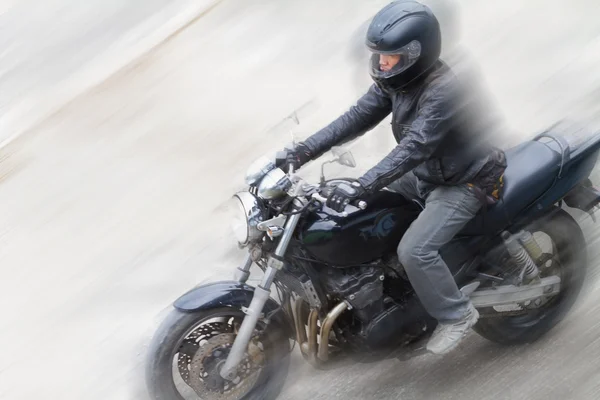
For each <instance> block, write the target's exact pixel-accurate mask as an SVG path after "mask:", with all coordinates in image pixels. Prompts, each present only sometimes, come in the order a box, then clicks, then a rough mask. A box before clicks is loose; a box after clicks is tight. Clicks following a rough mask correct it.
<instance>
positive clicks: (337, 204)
mask: <svg viewBox="0 0 600 400" xmlns="http://www.w3.org/2000/svg"><path fill="white" fill-rule="evenodd" d="M364 194H365V189H364V188H363V187H362V186H361V185H360V183H358V182H356V181H355V182H352V184H351V185H349V184H347V183H345V182H342V183H340V184H339V185H337V186H336V188H335V189H334V190H333V192H331V194H329V197H328V198H327V203H326V204H325V205H326V206H327V207H329V208H331V209H332V210H334V211H337V212H342V211H344V208H346V206H347V205H348V203H350V202H351V201H354V200H357V199H359V198H360V197H361V196H363V195H364Z"/></svg>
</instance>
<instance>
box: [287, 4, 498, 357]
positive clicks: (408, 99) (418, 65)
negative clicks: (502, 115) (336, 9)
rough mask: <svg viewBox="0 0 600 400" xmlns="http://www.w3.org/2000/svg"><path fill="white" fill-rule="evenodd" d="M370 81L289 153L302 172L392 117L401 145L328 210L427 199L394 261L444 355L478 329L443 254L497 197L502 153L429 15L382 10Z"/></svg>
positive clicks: (414, 7) (417, 9)
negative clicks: (389, 195)
mask: <svg viewBox="0 0 600 400" xmlns="http://www.w3.org/2000/svg"><path fill="white" fill-rule="evenodd" d="M366 44H367V47H368V48H369V50H370V51H371V53H372V56H371V65H370V75H371V78H372V79H373V80H374V84H373V85H372V86H371V87H370V88H369V90H368V92H367V93H366V94H365V95H363V96H362V97H361V98H360V99H359V100H358V102H357V103H356V105H354V106H353V107H351V108H350V109H349V111H347V112H346V113H345V114H343V115H342V116H340V117H339V118H337V119H336V120H335V121H333V122H332V123H331V124H329V125H328V126H326V127H325V128H323V129H321V130H320V131H318V132H317V133H315V134H314V135H312V136H310V137H309V138H308V139H306V140H305V141H303V142H302V143H300V144H298V145H297V146H296V148H295V149H293V150H286V151H287V158H286V161H285V167H286V168H287V167H289V165H293V166H294V168H295V169H298V168H300V167H301V166H302V165H303V164H305V163H306V162H308V161H310V160H312V159H315V158H317V157H319V156H320V155H322V154H323V153H325V152H326V151H328V150H329V149H330V148H331V147H332V146H334V145H339V144H341V143H343V142H346V141H349V140H352V139H355V138H356V137H358V136H359V135H362V134H363V133H365V132H366V131H368V130H370V129H372V128H374V127H375V126H376V125H377V124H379V123H380V122H381V121H382V120H383V119H384V118H386V117H387V116H388V115H389V114H390V113H391V114H392V119H391V125H392V132H393V134H394V136H395V138H396V141H397V143H398V145H397V146H396V147H395V148H394V149H393V150H392V151H391V152H390V153H389V154H388V155H387V156H386V157H385V158H384V159H383V160H381V161H380V162H379V163H378V164H377V165H375V166H374V167H373V168H371V169H370V170H369V171H367V172H366V173H365V174H364V175H363V176H362V177H360V178H359V179H358V180H357V181H355V182H353V183H352V185H348V184H340V185H338V186H337V187H336V188H335V189H334V190H333V191H332V192H331V194H330V195H329V197H328V199H327V204H326V205H327V206H328V207H330V208H331V209H333V210H335V211H342V210H343V209H344V207H345V206H346V205H347V204H349V203H350V202H354V201H356V200H358V199H361V198H365V197H368V196H369V195H370V194H372V193H374V192H376V191H378V190H380V189H383V188H387V189H388V190H392V191H396V192H399V193H401V194H403V195H404V196H405V197H407V198H408V199H411V200H418V201H420V202H422V203H424V209H423V211H422V212H421V213H420V215H419V216H418V218H417V219H416V220H415V221H414V222H413V223H412V225H411V226H410V228H409V229H408V230H407V232H406V233H405V235H404V237H403V238H402V240H401V241H400V244H399V246H398V258H399V260H400V263H401V264H402V266H403V267H404V269H405V271H406V274H407V276H408V278H409V280H410V282H411V284H412V286H413V288H414V290H415V292H416V294H417V295H418V297H419V300H420V301H421V303H422V304H423V306H424V307H425V309H426V310H427V312H428V313H429V314H430V315H431V316H432V317H434V318H436V319H437V320H438V322H439V323H438V326H437V328H436V329H435V331H434V332H433V334H432V336H431V338H430V340H429V342H428V344H427V349H428V350H429V351H430V352H432V353H435V354H445V353H447V352H449V351H451V350H452V349H454V348H455V347H456V346H457V345H458V344H459V342H460V341H461V340H462V339H463V338H464V336H466V334H467V333H468V331H469V330H470V328H471V327H472V326H473V325H475V323H476V322H477V320H478V318H479V313H478V312H477V310H476V309H475V308H474V306H473V305H472V304H471V302H470V300H469V297H468V296H466V295H465V294H463V293H462V292H461V291H460V290H459V289H458V287H457V285H456V283H455V281H454V278H453V276H452V273H451V272H450V270H449V269H448V267H447V265H446V263H445V262H444V260H443V259H442V258H441V256H440V254H439V249H440V248H441V247H442V246H443V245H444V244H446V243H448V242H449V241H450V240H451V239H452V238H453V237H454V236H455V235H456V234H457V233H458V232H459V231H460V230H461V229H462V228H463V227H464V226H465V225H466V224H467V223H468V222H469V221H470V220H471V219H473V217H475V215H476V214H477V213H478V212H479V211H480V209H481V208H482V206H483V207H487V205H488V204H493V203H494V202H495V201H497V199H498V198H499V196H500V194H499V192H500V190H501V187H502V174H503V172H504V169H505V168H506V159H505V156H504V152H502V151H501V150H499V149H498V148H496V147H493V146H492V145H491V140H490V137H489V136H490V132H492V130H493V129H492V128H493V127H492V126H491V125H490V122H489V120H486V118H485V115H483V114H485V112H484V107H483V106H482V105H483V104H484V103H483V102H482V100H481V99H479V98H477V97H476V96H474V95H472V93H471V90H470V87H469V86H470V85H468V84H465V83H464V82H461V81H460V79H458V78H457V77H456V76H455V75H454V74H453V72H452V71H451V70H450V69H449V67H448V66H447V65H446V64H444V63H443V62H442V61H441V60H440V59H439V57H440V53H441V33H440V27H439V23H438V21H437V19H436V17H435V16H434V15H433V13H432V12H431V10H430V9H429V8H428V7H426V6H425V5H422V4H420V3H418V2H416V1H413V0H403V1H398V2H393V3H391V4H389V5H387V6H386V7H384V8H383V9H382V10H381V11H379V13H377V14H376V15H375V17H374V18H373V20H372V22H371V24H370V26H369V28H368V31H367V35H366Z"/></svg>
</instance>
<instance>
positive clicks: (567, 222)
mask: <svg viewBox="0 0 600 400" xmlns="http://www.w3.org/2000/svg"><path fill="white" fill-rule="evenodd" d="M526 230H528V231H530V232H531V233H532V234H533V235H534V237H536V238H538V241H539V244H540V245H541V247H542V251H543V252H544V253H546V255H547V257H546V258H547V260H546V261H545V263H543V265H538V268H539V269H540V272H541V276H542V277H545V276H550V275H557V276H559V277H560V278H561V289H560V292H559V294H558V295H556V296H554V297H551V298H549V299H547V300H543V301H540V304H539V305H536V304H520V305H518V306H517V307H516V308H517V309H516V312H515V314H516V315H508V316H504V315H505V313H504V312H499V313H498V314H497V315H493V314H494V310H493V309H489V310H488V309H483V310H482V311H483V312H484V313H486V314H487V313H491V315H490V316H489V317H488V318H481V319H480V320H479V322H478V323H477V324H476V325H475V326H474V328H473V329H474V330H475V331H476V332H477V333H478V334H479V335H481V336H483V337H485V338H486V339H488V340H491V341H492V342H496V343H498V344H503V345H519V344H528V343H531V342H534V341H536V340H538V339H539V338H541V337H542V336H544V335H545V334H546V333H547V332H549V331H550V330H551V329H552V328H553V327H554V326H555V325H556V324H558V323H559V322H560V321H561V320H562V319H563V318H564V316H565V315H566V314H567V312H568V311H569V310H570V309H571V307H572V306H573V304H574V303H575V301H576V300H577V297H578V296H579V293H580V291H581V287H582V285H583V281H584V279H585V275H586V268H587V252H586V243H585V238H584V235H583V232H582V230H581V228H580V227H579V224H578V223H577V221H575V220H574V219H573V217H571V216H570V215H569V214H568V213H567V212H566V211H564V210H557V212H556V213H554V214H553V215H552V216H551V217H548V218H544V219H542V220H539V221H536V222H534V223H533V224H532V225H531V226H529V227H527V228H526Z"/></svg>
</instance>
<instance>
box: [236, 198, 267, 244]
mask: <svg viewBox="0 0 600 400" xmlns="http://www.w3.org/2000/svg"><path fill="white" fill-rule="evenodd" d="M233 202H234V205H235V210H234V214H233V218H232V223H231V229H232V231H233V234H234V236H235V238H236V240H237V241H238V242H239V243H240V244H242V245H246V244H248V243H250V242H255V241H258V240H260V239H261V238H262V237H263V235H264V232H262V231H259V230H258V228H257V225H258V224H259V223H260V222H262V221H263V220H264V215H263V211H262V209H261V208H260V205H259V203H258V199H257V198H256V197H255V196H254V195H253V194H252V193H249V192H241V193H237V194H236V195H234V196H233Z"/></svg>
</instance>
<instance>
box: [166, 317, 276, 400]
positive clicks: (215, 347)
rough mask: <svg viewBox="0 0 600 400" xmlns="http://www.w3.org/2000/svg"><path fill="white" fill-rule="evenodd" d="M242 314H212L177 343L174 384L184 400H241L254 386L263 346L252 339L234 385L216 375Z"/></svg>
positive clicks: (174, 360)
mask: <svg viewBox="0 0 600 400" xmlns="http://www.w3.org/2000/svg"><path fill="white" fill-rule="evenodd" d="M243 317H244V314H243V313H241V312H239V313H236V312H235V311H231V312H229V313H220V314H214V315H211V316H210V317H207V318H205V319H204V320H201V321H199V322H197V323H196V324H195V325H194V326H192V327H191V328H190V329H188V330H187V332H186V333H185V334H184V335H183V336H182V338H181V339H180V340H179V345H178V349H177V351H176V353H175V354H174V356H173V368H172V372H173V382H174V383H175V388H176V389H177V391H178V392H179V394H180V395H181V396H182V397H183V398H184V399H186V400H192V399H194V400H198V399H202V400H240V399H242V398H244V397H245V396H246V395H247V394H248V393H249V392H250V391H251V390H252V389H253V388H254V387H255V385H256V384H257V382H258V381H259V379H260V375H261V372H262V370H263V369H264V368H263V367H264V360H265V357H264V345H263V344H262V343H260V342H259V341H257V340H254V341H253V343H252V344H251V347H252V348H253V349H254V350H255V351H253V352H252V353H253V354H252V356H250V355H248V354H246V355H245V357H244V359H243V360H242V362H241V363H240V366H239V368H238V377H236V379H235V380H234V381H233V382H229V381H225V380H223V379H222V378H221V377H220V375H219V373H218V372H219V370H220V367H222V365H223V363H224V362H225V360H226V358H227V355H228V354H229V350H230V348H231V345H232V344H233V341H234V339H235V333H236V332H237V329H238V328H239V326H240V325H241V322H242V320H243Z"/></svg>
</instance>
